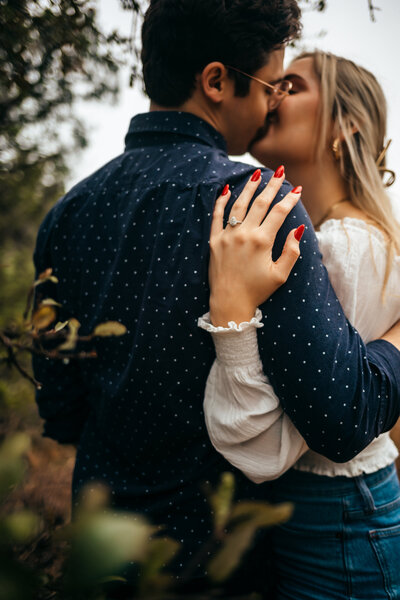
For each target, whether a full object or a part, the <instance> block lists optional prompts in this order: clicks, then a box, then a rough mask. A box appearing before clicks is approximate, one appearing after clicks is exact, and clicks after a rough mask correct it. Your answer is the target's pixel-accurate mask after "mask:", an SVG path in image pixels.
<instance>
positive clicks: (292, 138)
mask: <svg viewBox="0 0 400 600" xmlns="http://www.w3.org/2000/svg"><path fill="white" fill-rule="evenodd" d="M284 77H285V79H289V80H290V81H291V82H292V83H293V89H292V91H291V93H290V96H289V97H288V98H285V99H284V100H283V102H282V103H281V104H280V105H279V107H278V108H277V109H276V111H275V112H274V113H271V115H270V116H271V118H270V120H269V126H268V131H267V133H266V134H265V136H264V137H263V138H261V139H259V140H258V141H256V142H254V143H253V144H252V145H251V147H250V152H251V154H252V155H253V156H254V157H255V158H256V159H257V160H259V161H260V162H261V163H262V164H264V165H266V166H267V167H270V168H272V169H275V168H276V167H278V166H279V165H281V164H283V165H285V167H286V169H287V170H289V172H290V167H291V166H294V167H297V166H300V165H302V164H303V165H304V164H305V163H310V162H312V161H313V157H314V151H315V145H316V141H317V138H316V131H317V127H318V111H319V104H320V84H319V80H318V78H317V76H316V74H315V72H314V68H313V59H312V58H301V59H298V60H295V61H294V62H293V63H292V64H291V65H290V66H289V67H288V68H287V69H286V71H285V75H284Z"/></svg>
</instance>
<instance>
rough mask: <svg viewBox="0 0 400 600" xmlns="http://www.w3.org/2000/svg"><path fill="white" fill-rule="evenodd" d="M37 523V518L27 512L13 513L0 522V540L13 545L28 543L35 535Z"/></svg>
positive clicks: (37, 527)
mask: <svg viewBox="0 0 400 600" xmlns="http://www.w3.org/2000/svg"><path fill="white" fill-rule="evenodd" d="M39 522H40V521H39V517H38V516H37V515H35V514H34V513H33V512H31V511H29V510H23V511H19V512H15V513H13V514H11V515H8V516H6V517H5V518H4V519H3V521H2V522H0V531H1V532H2V535H1V536H0V538H1V540H4V539H8V540H10V541H11V542H12V543H15V544H23V543H26V542H29V541H30V540H31V539H32V538H33V537H34V536H35V535H36V534H37V532H38V529H39Z"/></svg>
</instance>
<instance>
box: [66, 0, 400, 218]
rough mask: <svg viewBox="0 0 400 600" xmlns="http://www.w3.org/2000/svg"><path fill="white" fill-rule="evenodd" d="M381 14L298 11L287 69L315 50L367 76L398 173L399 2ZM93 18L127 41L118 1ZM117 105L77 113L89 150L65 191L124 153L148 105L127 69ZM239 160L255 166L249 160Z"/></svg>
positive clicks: (396, 195) (337, 4) (346, 7)
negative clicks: (299, 34)
mask: <svg viewBox="0 0 400 600" xmlns="http://www.w3.org/2000/svg"><path fill="white" fill-rule="evenodd" d="M373 3H374V5H375V6H378V7H379V8H380V9H381V10H379V11H376V12H375V17H376V22H374V23H373V22H372V21H371V19H370V16H369V11H368V1H367V0H327V4H328V8H327V9H326V11H325V12H323V13H318V12H316V11H312V10H307V11H303V38H302V40H301V41H300V47H299V49H297V50H295V51H293V50H292V49H291V48H289V49H288V50H287V52H286V59H285V63H288V62H289V61H290V59H291V58H293V57H294V56H295V54H296V53H297V52H299V50H303V49H307V50H313V49H315V48H320V49H322V50H327V51H330V52H334V53H335V54H339V55H342V56H345V57H348V58H351V59H352V60H353V61H355V62H356V63H359V64H360V65H362V66H363V67H366V68H367V69H369V70H370V71H372V72H373V73H374V74H375V76H376V77H377V79H378V81H379V82H380V84H381V86H382V87H383V90H384V92H385V95H386V99H387V102H388V109H389V118H388V128H387V135H388V138H392V140H393V141H392V144H391V147H390V149H389V151H388V154H387V166H388V168H391V169H393V170H394V171H397V170H398V169H400V76H399V73H400V71H399V65H398V63H399V61H400V0H374V2H373ZM98 17H99V21H100V24H101V27H102V28H103V29H104V30H105V31H111V30H112V29H117V30H118V31H119V32H120V33H121V34H126V35H129V33H130V30H131V25H132V17H131V14H130V13H128V12H126V11H123V10H122V9H121V8H120V3H119V0H98ZM120 88H121V92H120V95H119V99H118V100H117V101H116V102H115V103H113V104H111V103H108V102H106V101H101V102H86V103H84V104H79V105H77V106H76V110H77V112H78V114H79V116H80V117H82V118H83V119H84V121H85V123H86V124H87V126H88V133H89V136H88V137H89V145H88V147H87V148H86V149H85V150H84V151H83V152H82V153H81V154H79V156H78V157H76V158H75V159H74V160H72V162H71V163H70V164H71V175H70V178H69V181H68V185H69V186H70V185H72V184H74V183H76V182H78V181H79V180H80V179H82V178H84V177H86V176H88V175H90V173H92V172H93V171H95V170H96V169H98V168H99V167H101V166H102V165H103V164H104V163H106V162H107V161H109V160H111V159H112V158H114V157H115V156H117V155H118V154H120V153H121V152H122V151H123V147H124V137H125V134H126V131H127V129H128V126H129V122H130V120H131V118H132V117H133V116H134V115H135V114H137V113H140V112H146V111H147V110H148V106H149V101H148V99H147V98H146V97H145V96H144V95H143V94H142V92H141V90H140V84H136V86H135V87H134V88H130V87H129V69H128V68H125V69H123V70H122V71H121V73H120ZM240 160H245V161H247V162H251V163H253V164H257V162H256V161H255V160H254V159H252V158H251V157H250V156H249V155H245V157H243V158H241V159H240ZM390 196H391V198H392V201H393V203H394V207H395V211H396V214H397V215H399V216H400V170H399V173H398V180H397V181H396V183H395V184H394V185H393V186H392V187H391V188H390Z"/></svg>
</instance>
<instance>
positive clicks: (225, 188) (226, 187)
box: [221, 183, 229, 196]
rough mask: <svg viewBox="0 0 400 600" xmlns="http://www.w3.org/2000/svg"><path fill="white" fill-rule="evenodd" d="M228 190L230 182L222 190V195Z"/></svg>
mask: <svg viewBox="0 0 400 600" xmlns="http://www.w3.org/2000/svg"><path fill="white" fill-rule="evenodd" d="M228 192H229V183H227V184H226V186H225V187H224V189H223V190H222V192H221V196H226V195H227V193H228Z"/></svg>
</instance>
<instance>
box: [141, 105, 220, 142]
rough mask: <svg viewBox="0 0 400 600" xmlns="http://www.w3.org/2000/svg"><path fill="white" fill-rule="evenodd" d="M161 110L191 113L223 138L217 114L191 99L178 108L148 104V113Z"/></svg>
mask: <svg viewBox="0 0 400 600" xmlns="http://www.w3.org/2000/svg"><path fill="white" fill-rule="evenodd" d="M161 110H167V111H168V110H169V111H180V112H187V113H191V114H192V115H195V116H196V117H199V118H200V119H203V121H206V122H207V123H209V124H210V125H211V126H212V127H214V129H216V130H217V131H219V133H220V134H221V135H223V136H224V137H225V135H224V131H223V126H222V123H221V119H220V118H219V116H218V114H217V113H216V112H215V111H211V110H210V109H209V108H208V107H207V106H202V105H200V104H199V103H198V102H194V101H193V100H192V99H189V100H187V101H186V102H184V103H183V104H181V105H180V106H175V107H170V106H169V107H166V106H161V105H160V104H156V103H155V102H153V101H151V102H150V112H154V111H161Z"/></svg>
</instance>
